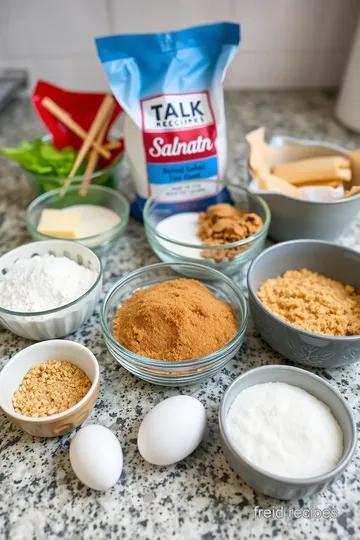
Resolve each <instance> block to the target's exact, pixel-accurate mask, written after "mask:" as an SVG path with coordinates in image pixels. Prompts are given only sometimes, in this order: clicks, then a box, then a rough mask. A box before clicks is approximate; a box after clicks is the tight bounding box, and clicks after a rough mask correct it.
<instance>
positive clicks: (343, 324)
mask: <svg viewBox="0 0 360 540" xmlns="http://www.w3.org/2000/svg"><path fill="white" fill-rule="evenodd" d="M258 297H259V299H260V300H261V301H262V302H263V303H264V304H265V306H267V307H268V308H269V309H270V310H271V311H272V312H273V313H275V315H277V316H278V317H280V318H281V319H283V320H284V321H286V322H288V323H290V324H293V325H294V326H298V327H299V328H303V329H304V330H307V331H309V332H314V333H315V334H326V335H328V336H353V335H357V334H360V296H359V295H357V294H356V292H355V289H354V287H352V286H351V285H344V284H343V283H340V282H339V281H335V280H333V279H330V278H328V277H325V276H323V275H321V274H318V273H317V272H312V271H310V270H306V269H305V268H304V269H302V270H288V271H287V272H285V274H284V275H282V276H279V277H277V278H275V279H269V280H268V281H266V282H265V283H264V284H263V285H262V286H261V287H260V289H259V291H258Z"/></svg>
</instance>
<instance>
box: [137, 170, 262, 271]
mask: <svg viewBox="0 0 360 540" xmlns="http://www.w3.org/2000/svg"><path fill="white" fill-rule="evenodd" d="M143 218H144V227H145V232H146V237H147V240H148V242H149V244H150V246H151V248H152V250H153V251H154V253H155V254H156V255H157V256H158V257H159V259H160V260H161V261H163V262H165V263H177V262H188V263H195V264H201V265H203V266H206V267H209V268H214V269H215V270H220V271H221V272H223V273H224V274H226V275H228V276H232V275H234V274H238V273H239V269H241V268H242V267H243V266H244V265H246V264H247V263H249V262H250V261H252V260H253V259H254V258H255V257H256V256H257V255H258V254H259V253H260V252H261V251H262V250H263V248H264V244H265V240H266V236H267V233H268V229H269V225H270V219H271V216H270V210H269V207H268V205H267V203H266V202H265V201H264V200H263V199H262V198H261V197H258V196H257V195H254V194H252V193H250V192H249V191H248V190H247V189H245V188H243V187H241V186H238V185H235V184H228V183H225V182H222V181H220V180H217V179H215V180H212V179H206V180H191V181H187V182H183V181H181V182H174V183H172V184H168V185H166V186H158V189H156V190H155V192H154V193H153V194H152V196H151V197H149V198H148V200H147V201H146V203H145V206H144V210H143Z"/></svg>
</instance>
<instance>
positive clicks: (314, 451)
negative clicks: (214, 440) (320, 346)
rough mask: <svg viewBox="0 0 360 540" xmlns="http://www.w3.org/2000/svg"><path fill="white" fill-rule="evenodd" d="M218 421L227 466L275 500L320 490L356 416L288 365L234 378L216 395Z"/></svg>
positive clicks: (322, 384) (338, 469)
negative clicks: (221, 393) (217, 396)
mask: <svg viewBox="0 0 360 540" xmlns="http://www.w3.org/2000/svg"><path fill="white" fill-rule="evenodd" d="M219 424H220V438H221V444H222V447H223V450H224V453H225V456H226V458H227V460H228V462H229V464H230V465H231V467H232V468H233V469H234V470H235V471H236V472H237V473H238V475H239V476H240V477H241V478H242V479H243V480H244V481H245V482H246V483H248V484H249V485H250V486H251V487H252V488H253V489H254V490H255V491H257V492H259V493H264V494H265V495H269V496H270V497H274V498H276V499H300V498H304V497H308V496H311V495H314V494H315V493H318V492H319V491H322V490H323V489H326V488H327V487H328V486H329V485H330V484H331V483H332V482H333V481H334V480H335V479H336V478H337V477H338V476H339V475H340V474H342V473H343V472H344V470H345V469H346V467H347V466H348V464H349V463H350V461H351V459H352V458H353V456H354V454H355V450H356V439H357V435H356V424H355V420H354V418H353V415H352V412H351V410H350V408H349V406H348V405H347V403H346V401H345V400H344V398H343V397H342V396H341V394H340V393H339V392H338V391H337V390H335V389H334V388H333V387H332V386H331V385H330V384H329V383H328V382H326V381H324V380H323V379H322V378H321V377H318V376H317V375H314V374H312V373H309V372H308V371H305V370H303V369H299V368H295V367H290V366H276V365H273V366H263V367H260V368H256V369H252V370H250V371H247V372H246V373H244V374H243V375H241V376H240V377H238V378H237V379H235V381H233V383H232V384H231V385H230V386H229V388H228V389H227V390H226V392H225V394H224V396H223V398H222V401H221V405H220V413H219Z"/></svg>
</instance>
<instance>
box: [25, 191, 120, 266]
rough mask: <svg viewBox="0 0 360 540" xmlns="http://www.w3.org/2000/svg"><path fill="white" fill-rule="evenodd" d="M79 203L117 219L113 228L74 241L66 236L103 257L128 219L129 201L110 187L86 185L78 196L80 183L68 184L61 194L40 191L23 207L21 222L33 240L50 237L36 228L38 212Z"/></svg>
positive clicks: (115, 242) (112, 245) (38, 218)
mask: <svg viewBox="0 0 360 540" xmlns="http://www.w3.org/2000/svg"><path fill="white" fill-rule="evenodd" d="M82 204H91V205H95V206H101V207H104V208H108V209H109V210H112V211H113V212H115V213H116V214H117V215H118V216H119V218H120V222H119V223H118V224H116V225H115V227H112V228H111V229H109V230H108V231H105V232H103V233H101V234H97V235H95V236H88V237H85V238H76V239H74V240H72V239H71V240H69V239H67V241H68V242H78V243H80V244H83V245H84V246H86V247H88V248H90V249H91V250H92V251H94V253H96V254H97V255H98V256H99V257H103V256H104V255H106V254H108V253H109V252H110V251H111V250H112V249H113V248H114V247H115V245H116V244H117V243H118V242H119V240H120V238H121V236H122V235H123V234H124V232H125V231H126V229H127V225H128V222H129V211H130V206H129V203H128V201H127V200H126V199H125V197H124V196H123V195H121V193H119V192H118V191H115V190H114V189H111V188H108V187H104V186H96V185H90V186H88V188H87V193H86V195H84V196H83V195H80V186H78V185H75V186H70V187H69V188H68V189H67V190H66V192H65V194H64V195H63V194H62V190H61V189H54V190H52V191H48V192H46V193H43V195H40V197H37V198H36V199H35V200H34V201H33V202H32V203H31V204H30V205H29V207H28V209H27V210H26V215H25V221H26V226H27V229H28V231H29V233H30V234H31V236H32V237H33V239H34V240H49V239H54V237H53V236H49V235H46V234H43V233H40V232H38V231H37V227H38V225H39V221H40V217H41V213H42V211H43V210H45V209H48V208H55V209H58V210H60V209H64V208H68V207H71V206H78V205H82Z"/></svg>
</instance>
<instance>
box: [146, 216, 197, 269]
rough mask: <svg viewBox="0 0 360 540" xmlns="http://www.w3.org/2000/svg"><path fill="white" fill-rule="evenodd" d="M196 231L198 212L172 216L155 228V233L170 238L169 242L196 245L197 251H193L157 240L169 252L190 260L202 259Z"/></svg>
mask: <svg viewBox="0 0 360 540" xmlns="http://www.w3.org/2000/svg"><path fill="white" fill-rule="evenodd" d="M198 229H199V213H198V212H180V213H179V214H173V215H172V216H169V217H167V218H165V219H163V220H162V221H160V222H159V223H158V224H157V226H156V230H157V231H159V232H160V233H162V234H163V235H164V236H167V237H168V238H171V240H175V241H177V242H184V244H194V245H197V246H198V247H197V249H193V248H188V247H184V246H178V245H176V244H172V243H170V242H167V241H166V240H162V239H161V238H159V242H160V243H161V244H162V245H163V246H164V247H165V248H166V249H168V250H169V251H172V252H173V253H176V254H177V255H181V256H183V257H189V258H191V259H202V257H201V255H200V253H201V247H202V243H201V240H200V239H199V237H198V235H197V231H198Z"/></svg>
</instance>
